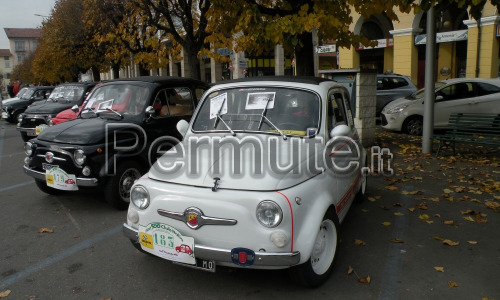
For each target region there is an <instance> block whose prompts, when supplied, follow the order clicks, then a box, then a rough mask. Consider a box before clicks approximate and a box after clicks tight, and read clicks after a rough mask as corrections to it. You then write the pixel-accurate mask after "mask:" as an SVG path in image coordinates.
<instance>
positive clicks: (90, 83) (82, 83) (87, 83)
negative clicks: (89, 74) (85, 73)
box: [57, 81, 97, 86]
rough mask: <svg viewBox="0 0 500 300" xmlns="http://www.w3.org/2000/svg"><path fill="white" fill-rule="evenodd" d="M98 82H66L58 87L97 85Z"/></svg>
mask: <svg viewBox="0 0 500 300" xmlns="http://www.w3.org/2000/svg"><path fill="white" fill-rule="evenodd" d="M96 84H97V82H93V81H85V82H65V83H61V84H59V85H57V86H64V85H84V86H87V85H96Z"/></svg>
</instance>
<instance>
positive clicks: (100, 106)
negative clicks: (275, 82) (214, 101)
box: [24, 77, 208, 209]
mask: <svg viewBox="0 0 500 300" xmlns="http://www.w3.org/2000/svg"><path fill="white" fill-rule="evenodd" d="M207 89H208V86H207V84H205V83H203V82H201V81H198V80H193V79H187V78H177V77H137V78H131V79H120V80H114V81H109V82H106V83H104V84H102V85H100V86H97V87H96V88H95V89H94V90H93V91H92V93H91V94H90V95H89V97H88V100H87V101H86V104H85V106H84V107H83V109H82V110H81V112H80V114H79V116H78V118H77V119H74V120H71V121H67V122H64V123H61V124H58V125H57V126H52V127H48V128H46V129H45V130H43V131H42V132H41V133H40V135H38V136H37V137H36V138H35V139H32V140H31V141H30V142H27V143H26V144H25V152H26V155H27V157H26V158H25V165H24V171H25V173H26V174H28V175H30V176H32V177H34V178H35V182H36V184H37V186H38V188H39V189H40V190H42V191H43V192H46V193H49V194H58V193H60V192H61V191H76V190H79V189H85V188H94V189H100V190H102V191H103V194H104V195H103V196H104V197H105V198H106V200H107V201H108V202H109V203H110V204H112V205H113V206H115V207H116V208H119V209H125V208H127V207H128V204H129V197H130V187H131V186H132V184H133V183H134V181H135V180H136V179H138V178H139V177H140V176H141V175H142V174H144V173H145V172H146V171H147V169H148V167H149V166H150V162H153V161H154V160H156V153H157V152H158V149H156V148H155V149H153V148H152V147H153V146H156V147H159V146H161V145H160V144H155V143H154V142H155V141H156V140H157V138H161V137H165V136H175V137H177V138H180V135H179V133H178V132H177V130H176V129H175V124H177V122H178V121H179V120H181V119H183V120H190V118H191V116H192V113H193V110H194V108H195V107H196V104H197V102H198V99H199V98H200V97H201V95H202V94H203V92H204V91H205V90H207ZM176 90H179V91H189V93H185V94H184V97H169V95H175V92H176ZM68 179H69V181H68Z"/></svg>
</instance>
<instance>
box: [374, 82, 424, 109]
mask: <svg viewBox="0 0 500 300" xmlns="http://www.w3.org/2000/svg"><path fill="white" fill-rule="evenodd" d="M416 91H417V87H416V86H415V85H414V84H413V82H411V80H410V78H409V77H408V76H403V75H398V74H390V75H382V74H379V75H377V117H378V116H379V115H380V112H381V111H382V109H383V108H384V107H385V106H386V105H387V104H388V103H390V102H392V101H394V100H396V99H399V98H403V97H406V96H409V95H411V94H413V93H415V92H416Z"/></svg>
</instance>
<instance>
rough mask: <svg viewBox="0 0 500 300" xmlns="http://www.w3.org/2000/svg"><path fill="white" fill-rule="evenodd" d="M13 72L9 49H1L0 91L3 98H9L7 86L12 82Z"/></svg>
mask: <svg viewBox="0 0 500 300" xmlns="http://www.w3.org/2000/svg"><path fill="white" fill-rule="evenodd" d="M11 72H12V54H11V53H10V50H9V49H0V90H1V93H2V98H3V99H6V98H8V97H7V85H8V84H9V82H10V73H11Z"/></svg>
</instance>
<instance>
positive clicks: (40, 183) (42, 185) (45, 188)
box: [35, 179, 63, 195]
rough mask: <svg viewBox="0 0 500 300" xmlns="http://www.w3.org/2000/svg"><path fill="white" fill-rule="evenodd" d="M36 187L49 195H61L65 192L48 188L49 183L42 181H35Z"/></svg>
mask: <svg viewBox="0 0 500 300" xmlns="http://www.w3.org/2000/svg"><path fill="white" fill-rule="evenodd" d="M35 183H36V186H37V187H38V188H39V189H40V191H42V192H44V193H46V194H49V195H60V194H61V193H62V192H63V191H61V190H58V189H54V188H51V187H49V186H47V183H46V182H45V181H43V180H40V179H35Z"/></svg>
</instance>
